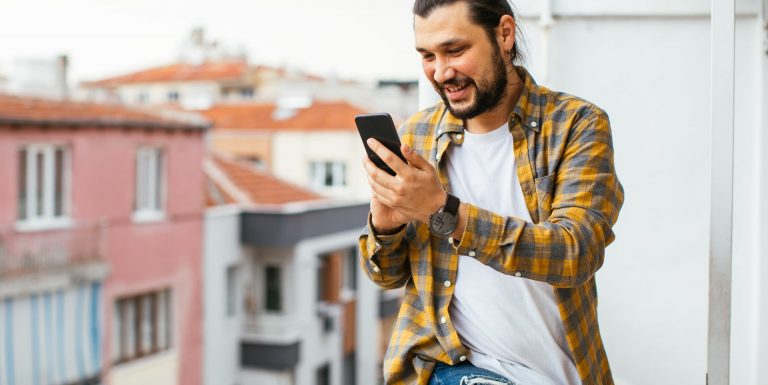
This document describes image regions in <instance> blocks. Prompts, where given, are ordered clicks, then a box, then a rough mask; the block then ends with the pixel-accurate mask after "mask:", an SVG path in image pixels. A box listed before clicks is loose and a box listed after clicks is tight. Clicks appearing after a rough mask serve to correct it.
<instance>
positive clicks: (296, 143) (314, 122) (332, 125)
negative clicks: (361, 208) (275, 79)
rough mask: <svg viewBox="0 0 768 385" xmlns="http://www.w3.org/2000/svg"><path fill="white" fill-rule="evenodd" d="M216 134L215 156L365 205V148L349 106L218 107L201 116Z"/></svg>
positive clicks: (296, 102)
mask: <svg viewBox="0 0 768 385" xmlns="http://www.w3.org/2000/svg"><path fill="white" fill-rule="evenodd" d="M201 113H202V114H203V116H205V117H206V118H207V119H209V120H210V121H211V122H212V124H213V126H214V129H213V130H212V132H211V135H210V142H211V147H212V148H213V149H214V150H215V151H219V152H222V153H227V154H232V155H234V156H236V157H238V158H240V159H243V160H247V161H249V162H251V163H252V164H254V165H256V166H257V167H261V168H263V169H264V170H267V171H269V172H271V173H272V174H274V175H275V176H277V177H278V178H280V179H282V180H285V181H288V182H291V183H293V184H296V185H299V186H302V187H303V188H306V189H310V190H312V191H314V192H316V193H319V194H322V195H326V196H333V197H338V198H349V199H367V198H368V197H369V196H370V189H369V187H368V183H367V182H366V180H365V171H364V170H363V165H362V157H363V156H364V154H365V150H364V148H363V143H362V141H361V139H360V135H359V134H358V132H357V128H356V126H355V119H354V118H355V115H358V114H363V113H366V111H365V110H363V109H362V108H360V107H357V106H355V105H352V104H349V103H346V102H322V101H312V100H311V99H300V98H298V99H291V100H282V103H250V104H233V105H217V106H214V107H212V108H210V109H208V110H205V111H202V112H201Z"/></svg>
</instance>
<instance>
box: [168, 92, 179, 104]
mask: <svg viewBox="0 0 768 385" xmlns="http://www.w3.org/2000/svg"><path fill="white" fill-rule="evenodd" d="M178 101H179V91H170V92H168V102H170V103H176V102H178Z"/></svg>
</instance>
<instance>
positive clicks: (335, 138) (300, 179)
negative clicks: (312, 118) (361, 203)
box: [272, 117, 370, 198]
mask: <svg viewBox="0 0 768 385" xmlns="http://www.w3.org/2000/svg"><path fill="white" fill-rule="evenodd" d="M350 119H352V117H350ZM272 144H273V147H272V149H273V152H272V172H273V173H274V174H275V175H276V176H277V177H278V178H280V179H283V180H286V181H289V182H291V183H294V184H297V185H299V186H304V187H305V188H308V187H309V183H310V181H309V163H310V162H312V161H342V162H345V163H346V165H347V187H346V188H344V189H340V190H336V191H334V190H323V191H320V192H321V193H323V194H327V195H331V196H337V197H344V198H368V197H369V196H370V189H369V187H368V183H367V182H366V179H365V175H366V174H365V170H364V169H363V163H362V158H363V155H365V150H364V149H363V143H362V141H361V140H360V136H359V135H358V134H357V132H356V131H353V130H345V131H323V132H277V133H275V135H274V138H273V141H272Z"/></svg>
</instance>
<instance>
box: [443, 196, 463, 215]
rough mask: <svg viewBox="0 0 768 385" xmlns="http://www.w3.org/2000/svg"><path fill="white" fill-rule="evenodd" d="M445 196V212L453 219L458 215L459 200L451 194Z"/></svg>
mask: <svg viewBox="0 0 768 385" xmlns="http://www.w3.org/2000/svg"><path fill="white" fill-rule="evenodd" d="M446 194H447V196H446V197H445V211H446V212H447V213H449V214H451V215H453V216H454V217H455V216H456V215H457V214H458V213H459V205H460V204H461V202H460V201H459V198H456V197H455V196H453V195H452V194H451V193H446Z"/></svg>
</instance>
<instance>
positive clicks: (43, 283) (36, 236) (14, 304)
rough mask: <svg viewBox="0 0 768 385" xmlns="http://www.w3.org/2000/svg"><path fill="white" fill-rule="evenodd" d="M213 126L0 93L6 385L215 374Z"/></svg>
mask: <svg viewBox="0 0 768 385" xmlns="http://www.w3.org/2000/svg"><path fill="white" fill-rule="evenodd" d="M207 128H208V125H207V123H204V122H203V121H199V120H198V121H195V120H193V119H188V120H178V119H170V118H168V117H163V116H160V115H157V114H153V113H148V112H145V111H138V110H132V109H126V108H123V107H115V106H102V105H94V104H83V103H72V102H61V101H58V102H57V101H51V100H41V99H31V98H22V97H12V96H0V180H2V181H4V183H2V184H0V301H1V303H2V306H0V323H2V327H1V329H0V330H2V333H0V383H2V384H3V385H6V384H7V385H15V384H19V385H27V384H34V385H42V384H46V385H47V384H62V383H66V384H100V383H105V384H111V385H129V384H148V383H162V384H184V385H188V384H190V385H195V384H200V383H201V374H202V372H201V369H200V368H201V366H202V363H201V359H202V354H201V353H202V351H201V348H202V335H201V333H202V321H201V318H202V301H201V293H202V286H201V280H202V272H201V263H202V243H201V242H200V240H201V239H202V231H203V224H202V217H203V202H204V191H203V173H202V170H201V168H200V164H201V162H202V159H203V133H204V131H205V130H206V129H207ZM148 379H151V381H148Z"/></svg>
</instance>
